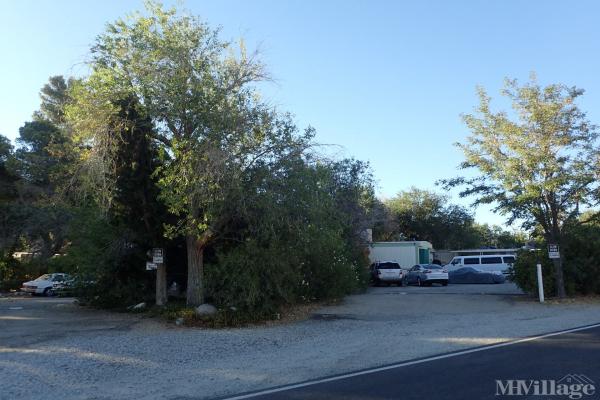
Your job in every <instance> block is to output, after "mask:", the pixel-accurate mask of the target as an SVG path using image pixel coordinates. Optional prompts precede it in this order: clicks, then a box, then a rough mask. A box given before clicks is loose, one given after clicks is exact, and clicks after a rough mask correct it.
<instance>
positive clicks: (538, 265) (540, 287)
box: [537, 263, 544, 303]
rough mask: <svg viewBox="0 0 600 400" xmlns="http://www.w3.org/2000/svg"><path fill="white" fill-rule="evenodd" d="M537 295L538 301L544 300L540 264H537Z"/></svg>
mask: <svg viewBox="0 0 600 400" xmlns="http://www.w3.org/2000/svg"><path fill="white" fill-rule="evenodd" d="M537 281H538V295H539V297H540V303H543V302H544V280H543V279H542V264H540V263H538V264H537Z"/></svg>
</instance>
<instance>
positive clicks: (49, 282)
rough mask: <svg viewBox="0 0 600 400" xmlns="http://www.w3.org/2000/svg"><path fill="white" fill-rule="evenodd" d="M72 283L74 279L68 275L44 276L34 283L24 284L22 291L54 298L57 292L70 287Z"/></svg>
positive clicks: (54, 274)
mask: <svg viewBox="0 0 600 400" xmlns="http://www.w3.org/2000/svg"><path fill="white" fill-rule="evenodd" d="M71 281H72V278H71V277H70V276H69V275H68V274H64V273H61V272H58V273H53V274H44V275H42V276H40V277H38V278H36V279H34V280H32V281H29V282H25V283H23V287H22V288H21V290H22V291H23V292H27V293H31V294H33V295H36V294H43V295H44V296H53V295H54V294H56V291H57V290H59V289H61V288H63V287H64V286H65V285H69V284H70V282H71Z"/></svg>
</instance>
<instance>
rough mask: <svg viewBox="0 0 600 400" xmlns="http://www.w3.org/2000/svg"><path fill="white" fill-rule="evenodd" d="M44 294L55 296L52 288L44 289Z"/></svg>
mask: <svg viewBox="0 0 600 400" xmlns="http://www.w3.org/2000/svg"><path fill="white" fill-rule="evenodd" d="M44 296H46V297H52V296H54V290H52V288H46V289H44Z"/></svg>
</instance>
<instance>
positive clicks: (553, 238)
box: [546, 233, 567, 299]
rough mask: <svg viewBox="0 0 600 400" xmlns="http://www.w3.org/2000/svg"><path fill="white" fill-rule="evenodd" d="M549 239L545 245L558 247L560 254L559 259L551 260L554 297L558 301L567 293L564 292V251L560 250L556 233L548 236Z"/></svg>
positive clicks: (560, 246) (560, 244) (559, 241)
mask: <svg viewBox="0 0 600 400" xmlns="http://www.w3.org/2000/svg"><path fill="white" fill-rule="evenodd" d="M548 236H549V237H548V238H547V239H546V242H547V243H546V244H556V245H558V251H559V253H560V258H553V259H552V263H553V264H554V282H555V284H556V296H557V297H558V298H559V299H564V298H565V297H567V292H566V291H565V278H564V274H563V253H564V249H563V248H562V243H561V240H560V239H559V237H560V235H559V234H558V233H554V234H551V235H548Z"/></svg>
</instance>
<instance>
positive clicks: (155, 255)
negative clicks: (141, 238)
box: [152, 248, 163, 264]
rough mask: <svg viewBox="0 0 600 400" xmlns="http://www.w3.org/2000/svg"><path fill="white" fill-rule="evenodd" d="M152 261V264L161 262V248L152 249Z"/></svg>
mask: <svg viewBox="0 0 600 400" xmlns="http://www.w3.org/2000/svg"><path fill="white" fill-rule="evenodd" d="M152 262H153V263H154V264H162V263H163V249H160V248H155V249H152Z"/></svg>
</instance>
